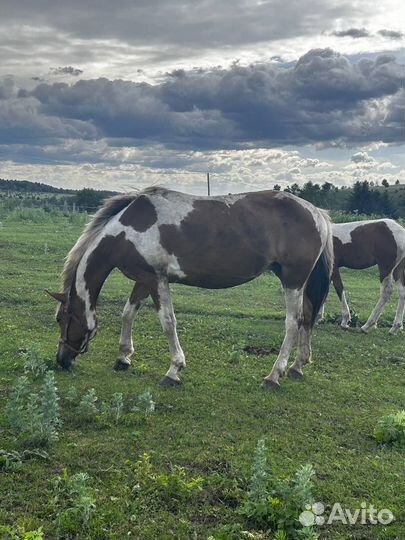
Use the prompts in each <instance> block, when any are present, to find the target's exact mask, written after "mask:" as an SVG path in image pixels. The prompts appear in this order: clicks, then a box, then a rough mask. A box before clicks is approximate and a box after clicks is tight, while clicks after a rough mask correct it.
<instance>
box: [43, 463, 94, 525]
mask: <svg viewBox="0 0 405 540" xmlns="http://www.w3.org/2000/svg"><path fill="white" fill-rule="evenodd" d="M89 480H90V476H89V475H88V474H87V473H85V472H79V473H76V474H74V475H73V476H69V473H68V471H67V469H64V470H63V473H62V475H60V476H57V477H56V478H53V479H52V480H51V484H52V487H53V492H54V496H53V498H52V501H51V503H52V505H53V507H54V509H55V511H56V512H57V513H58V517H57V525H58V527H59V528H60V529H61V530H63V531H65V532H75V531H77V530H78V529H79V528H80V527H82V526H83V525H87V524H88V522H89V520H90V518H91V516H92V514H93V512H94V510H95V509H96V497H95V491H94V489H93V488H91V487H90V486H89V485H88V483H89Z"/></svg>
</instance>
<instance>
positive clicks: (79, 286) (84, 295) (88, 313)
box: [76, 239, 100, 331]
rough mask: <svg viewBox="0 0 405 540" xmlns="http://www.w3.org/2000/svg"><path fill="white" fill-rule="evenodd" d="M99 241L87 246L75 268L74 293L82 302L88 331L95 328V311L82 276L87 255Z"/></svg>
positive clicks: (85, 266)
mask: <svg viewBox="0 0 405 540" xmlns="http://www.w3.org/2000/svg"><path fill="white" fill-rule="evenodd" d="M99 241H100V240H99V239H96V241H94V242H93V243H92V244H91V245H90V246H89V249H87V251H86V253H85V254H84V255H83V257H82V259H81V260H80V263H79V266H78V267H77V272H76V292H77V295H78V296H79V298H81V299H82V300H83V302H84V305H85V317H86V322H87V328H88V330H90V331H92V330H94V329H95V327H96V313H95V310H94V309H92V308H91V302H90V291H89V289H88V287H87V283H86V280H85V278H84V274H85V272H86V268H87V260H88V258H89V255H90V254H91V253H92V251H93V250H94V249H95V247H96V246H97V244H98V243H99Z"/></svg>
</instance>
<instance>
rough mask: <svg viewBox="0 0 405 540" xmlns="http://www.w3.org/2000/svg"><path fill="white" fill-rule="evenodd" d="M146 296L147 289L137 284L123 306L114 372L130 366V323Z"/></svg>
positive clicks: (131, 353) (131, 346) (131, 343)
mask: <svg viewBox="0 0 405 540" xmlns="http://www.w3.org/2000/svg"><path fill="white" fill-rule="evenodd" d="M148 296H149V289H148V288H147V287H146V286H144V285H142V284H141V283H139V282H137V283H136V284H135V286H134V288H133V289H132V293H131V295H130V297H129V298H128V300H127V303H126V304H125V307H124V311H123V312H122V327H121V336H120V344H119V349H118V357H117V360H116V361H115V365H114V369H115V370H116V371H119V370H125V369H128V367H129V366H130V365H131V356H132V355H133V353H134V345H133V342H132V323H133V321H134V319H135V317H136V315H137V313H138V312H139V310H140V308H141V307H142V305H143V303H144V301H145V300H146V298H147V297H148Z"/></svg>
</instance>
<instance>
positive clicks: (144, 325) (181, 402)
mask: <svg viewBox="0 0 405 540" xmlns="http://www.w3.org/2000/svg"><path fill="white" fill-rule="evenodd" d="M81 228H82V225H81V224H77V223H70V222H69V221H68V220H66V219H64V218H63V217H60V218H57V217H55V218H53V222H52V223H33V222H30V221H18V220H16V221H13V220H7V219H4V220H3V221H2V226H1V227H0V257H1V259H0V260H1V267H0V284H1V285H0V328H1V330H0V332H1V334H0V358H1V362H0V440H1V442H0V449H3V450H10V451H11V450H13V449H15V448H16V443H15V441H14V439H13V434H12V433H11V431H10V430H9V427H8V426H7V422H6V419H5V416H4V410H5V406H6V403H7V401H8V399H9V394H10V389H11V387H12V385H13V384H14V382H15V381H16V379H17V377H19V376H20V375H22V374H23V358H22V357H21V356H20V355H19V354H18V351H19V349H20V348H22V347H30V346H32V345H35V344H37V345H38V347H39V349H40V351H41V354H42V355H43V357H44V358H45V359H46V360H48V361H49V362H51V361H52V359H53V357H54V354H55V350H56V345H57V339H58V333H57V327H56V323H55V322H54V312H55V304H54V303H53V302H52V301H51V300H50V299H49V297H47V295H46V294H45V293H44V289H45V288H49V289H58V287H59V274H60V271H61V268H62V264H63V257H64V256H65V255H66V253H67V251H68V249H69V248H70V247H71V246H72V245H73V243H74V242H75V240H76V239H77V237H78V235H79V234H80V231H81ZM45 245H46V248H45ZM342 277H343V280H344V282H345V284H346V288H347V291H348V300H349V302H350V305H351V307H352V308H354V310H355V311H356V313H357V314H358V316H359V318H360V319H361V320H366V318H367V316H368V315H369V313H370V311H371V309H372V307H373V305H374V303H375V301H376V300H377V296H378V289H379V284H378V279H377V274H376V271H375V270H374V269H371V270H366V271H362V272H351V271H343V272H342ZM131 288H132V283H130V282H129V281H128V280H126V279H125V278H124V277H122V276H121V275H120V274H119V273H118V272H114V273H113V274H112V275H111V276H110V278H109V280H108V281H107V284H106V286H105V288H104V289H103V291H102V295H101V298H100V302H99V308H98V318H99V331H98V336H97V338H96V339H95V340H94V342H92V344H91V347H90V351H89V353H88V354H86V355H84V356H83V357H81V358H79V359H78V361H77V365H76V367H75V369H74V371H73V372H72V373H65V372H61V371H57V372H56V380H57V385H58V387H59V393H60V396H61V398H62V399H61V414H62V418H63V426H62V427H61V429H60V438H59V440H58V441H56V442H55V443H53V444H52V445H51V447H50V448H49V449H48V450H47V452H48V454H49V458H48V459H43V458H41V457H36V456H35V454H34V455H31V456H30V458H29V459H26V460H24V461H23V463H22V466H20V467H18V468H16V469H13V468H7V469H5V468H3V469H0V476H1V478H0V524H4V525H10V526H15V527H23V528H25V530H27V531H28V530H33V529H37V528H39V527H40V526H42V527H43V530H44V534H45V538H47V539H52V540H54V539H59V538H78V539H80V540H84V539H92V540H96V539H97V540H102V539H120V540H121V539H123V538H137V539H142V540H144V539H145V540H148V539H158V540H160V539H169V538H170V539H172V538H177V539H194V538H196V539H207V538H208V536H209V535H210V534H215V531H217V530H218V529H219V528H220V526H221V525H226V524H233V523H235V522H236V521H240V519H241V518H240V516H239V515H238V514H237V508H238V507H239V506H240V505H241V504H242V502H243V497H244V493H246V490H247V485H248V482H247V478H248V476H249V473H250V467H251V462H252V459H253V453H254V449H255V447H256V444H257V441H258V439H259V438H262V437H265V438H266V444H267V447H268V449H269V456H268V461H269V464H270V466H271V468H272V470H273V471H274V474H276V475H277V476H283V475H286V476H287V475H291V474H293V473H294V472H295V471H296V470H297V469H298V468H299V466H301V465H303V464H305V463H310V464H312V465H313V467H314V469H315V471H316V478H315V490H314V493H315V499H316V500H317V501H322V502H323V503H324V504H325V505H326V507H327V509H329V510H330V508H331V506H332V505H333V503H335V502H340V503H341V504H342V506H344V507H346V508H350V509H353V510H354V509H356V508H359V507H360V503H361V502H362V501H367V502H368V503H369V504H373V505H374V506H375V507H376V508H379V509H381V508H388V509H390V510H391V511H392V512H393V513H394V515H395V517H396V520H395V522H394V523H393V524H391V525H389V526H382V525H373V526H371V525H360V524H357V525H355V526H345V525H340V524H335V525H333V526H327V527H323V528H321V529H319V532H320V536H321V538H325V539H328V540H329V539H331V540H343V539H351V538H353V539H358V540H359V539H364V540H366V539H367V540H377V539H378V540H380V539H390V540H394V539H397V540H403V539H404V538H405V525H404V511H403V508H404V493H403V481H404V469H403V467H404V459H403V450H402V451H401V450H400V449H399V448H395V447H394V448H391V447H389V446H383V445H381V444H379V443H378V442H377V441H376V440H375V439H374V438H373V432H374V427H375V425H376V423H377V420H378V419H379V418H380V417H381V416H383V415H386V414H389V413H392V412H395V411H397V410H398V409H403V408H404V381H405V379H404V338H403V335H399V336H397V337H392V336H389V335H388V329H389V325H390V323H391V322H392V320H393V318H394V313H395V303H396V298H395V295H393V300H392V301H391V303H390V304H389V306H388V308H387V309H386V311H385V313H384V315H383V317H382V320H381V322H382V324H381V327H380V328H378V329H377V330H374V331H372V332H371V333H370V334H369V335H367V336H366V335H362V334H358V333H356V332H345V331H342V330H341V329H340V328H339V326H338V325H337V324H331V323H326V324H322V325H320V326H319V327H318V328H317V329H316V330H315V336H314V339H313V350H314V354H313V363H312V364H311V365H310V366H308V367H307V368H306V370H305V379H304V380H303V381H299V382H296V381H291V380H287V379H286V380H283V381H282V388H281V390H280V391H279V392H277V393H274V394H271V393H267V392H265V391H263V390H262V389H261V388H260V383H261V380H262V378H263V377H264V376H265V375H267V374H268V373H269V372H270V369H271V366H272V364H273V362H274V359H275V354H272V355H271V356H254V355H246V354H242V355H241V358H240V361H239V362H237V363H235V362H230V357H231V354H232V351H233V350H235V347H236V348H237V349H240V348H242V347H243V346H244V345H254V346H259V347H263V348H267V349H273V348H276V349H277V348H278V347H279V346H280V344H281V340H282V337H283V318H284V306H283V296H282V293H281V290H280V285H279V282H278V281H277V280H276V279H275V278H274V277H273V276H268V275H266V276H262V277H261V278H259V279H257V280H255V281H254V282H252V283H249V284H246V285H244V286H241V287H238V288H235V289H229V290H223V291H210V290H200V289H193V288H187V287H182V286H174V287H173V297H174V304H175V309H176V314H177V319H178V331H179V336H180V340H181V343H182V345H183V348H184V351H185V353H186V358H187V365H188V367H187V370H185V371H184V372H182V379H183V382H184V384H183V385H182V386H181V387H179V388H174V389H167V388H162V387H160V386H159V384H158V383H159V380H160V379H161V377H162V376H163V375H164V373H165V372H166V370H167V368H168V365H169V353H168V348H167V343H166V340H165V337H164V335H163V333H162V331H161V329H160V326H159V323H158V320H157V317H156V315H155V313H154V311H153V309H152V307H151V305H150V304H148V305H147V306H146V307H145V309H144V310H143V311H142V313H141V314H140V316H139V319H138V320H137V321H136V323H135V332H134V342H135V348H136V352H135V356H134V360H135V361H134V366H133V368H132V369H131V370H130V371H129V372H127V373H123V372H120V373H113V372H112V366H113V363H114V360H115V356H116V353H117V349H118V339H119V332H120V316H121V311H122V308H123V306H124V303H125V300H126V298H127V295H128V294H129V292H130V290H131ZM338 311H339V307H338V302H337V298H336V295H335V294H334V292H333V291H332V292H331V295H330V299H329V300H328V303H327V308H326V313H327V314H329V315H337V314H338ZM72 385H73V386H75V387H76V388H77V390H78V393H79V395H80V396H82V395H83V394H84V393H85V392H86V391H87V390H88V389H89V388H92V387H94V388H95V390H96V393H97V396H98V397H99V400H100V401H101V400H105V401H107V400H110V399H111V397H112V395H113V393H114V392H121V393H122V394H123V396H124V400H125V401H126V402H134V401H135V400H136V398H137V396H139V395H140V394H142V393H143V392H144V391H145V390H146V389H150V390H151V392H152V396H153V400H154V401H155V402H156V410H155V412H154V413H153V414H151V415H149V416H148V417H143V416H142V415H136V414H129V415H127V416H126V418H124V420H123V421H121V422H118V423H117V424H116V425H115V424H114V423H105V422H99V421H93V422H91V421H90V422H83V421H82V420H81V419H80V418H79V417H78V416H77V414H76V408H75V405H74V404H72V403H70V402H69V401H68V400H66V399H64V396H66V394H67V392H68V390H69V388H70V387H71V386H72ZM145 452H146V453H148V454H149V455H150V461H151V463H152V466H153V470H154V471H155V473H156V474H161V475H163V474H166V473H167V474H169V476H170V474H171V473H173V474H175V473H174V472H173V471H176V470H177V469H176V467H183V468H184V470H185V474H186V477H187V479H188V480H190V481H191V479H192V478H199V477H201V478H202V479H203V484H202V489H201V490H198V491H196V492H195V493H194V492H193V493H192V494H190V495H189V496H187V497H184V498H181V500H179V501H177V499H176V497H174V498H173V500H172V499H171V498H170V497H167V496H165V497H160V498H159V497H158V496H157V495H156V494H154V493H153V490H152V492H151V493H149V492H145V493H143V494H139V493H138V492H137V487H136V486H137V485H138V484H137V479H138V476H137V475H138V474H139V472H137V469H136V467H135V464H136V463H137V462H138V461H139V460H140V459H141V457H142V455H143V453H145ZM64 469H67V470H68V472H69V474H70V475H74V474H76V473H79V472H86V473H88V474H89V476H90V480H89V485H90V488H91V489H92V490H93V491H92V494H93V495H94V497H95V499H96V509H95V510H94V512H93V514H92V517H91V518H90V519H89V520H88V522H86V523H84V524H81V525H80V526H79V527H77V528H76V529H75V527H74V526H73V528H72V529H70V532H69V531H68V530H65V532H63V531H62V532H61V530H60V524H59V525H58V513H59V512H60V511H61V510H63V512H65V511H66V508H61V507H60V506H58V504H59V505H60V504H61V503H60V502H59V503H58V504H56V503H55V501H54V498H55V493H54V488H53V484H52V482H50V480H51V479H52V478H56V477H57V476H60V475H61V474H62V471H63V470H64ZM182 474H183V473H182ZM66 504H67V503H66ZM68 515H69V516H70V514H69V511H68ZM297 517H298V516H297ZM58 527H59V528H58ZM0 534H1V533H0ZM5 538H7V537H6V536H5Z"/></svg>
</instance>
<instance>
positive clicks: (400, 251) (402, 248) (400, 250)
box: [383, 219, 405, 263]
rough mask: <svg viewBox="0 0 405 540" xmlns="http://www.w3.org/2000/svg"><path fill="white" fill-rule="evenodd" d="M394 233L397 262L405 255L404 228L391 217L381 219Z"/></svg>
mask: <svg viewBox="0 0 405 540" xmlns="http://www.w3.org/2000/svg"><path fill="white" fill-rule="evenodd" d="M383 221H384V222H385V224H386V225H387V227H388V228H389V230H390V231H391V232H392V234H393V235H394V239H395V242H396V244H397V263H399V262H400V261H401V260H402V259H403V258H404V257H405V229H404V228H403V227H402V225H400V224H399V223H397V222H396V221H394V220H393V219H384V220H383Z"/></svg>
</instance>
